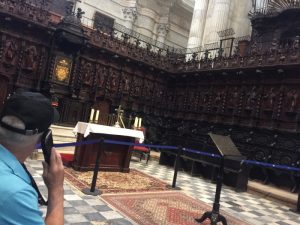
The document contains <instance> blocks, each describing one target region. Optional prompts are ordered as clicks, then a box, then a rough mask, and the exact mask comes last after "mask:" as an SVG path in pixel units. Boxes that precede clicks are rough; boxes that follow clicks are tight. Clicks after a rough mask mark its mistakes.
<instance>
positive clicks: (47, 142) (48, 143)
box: [41, 129, 53, 165]
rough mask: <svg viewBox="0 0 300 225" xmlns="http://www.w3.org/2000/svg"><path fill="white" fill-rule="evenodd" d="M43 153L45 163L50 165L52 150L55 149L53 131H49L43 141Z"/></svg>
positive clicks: (44, 135)
mask: <svg viewBox="0 0 300 225" xmlns="http://www.w3.org/2000/svg"><path fill="white" fill-rule="evenodd" d="M41 145H42V151H43V154H44V158H45V162H46V163H48V165H49V164H50V157H51V150H52V147H53V138H52V131H51V130H50V129H49V130H48V131H46V132H45V133H44V134H43V136H42V140H41Z"/></svg>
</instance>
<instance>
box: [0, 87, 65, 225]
mask: <svg viewBox="0 0 300 225" xmlns="http://www.w3.org/2000/svg"><path fill="white" fill-rule="evenodd" d="M57 118H58V113H57V111H56V110H55V109H54V108H53V107H52V106H51V103H50V101H49V100H48V99H47V98H46V97H44V96H43V95H42V94H40V93H33V92H20V93H17V94H15V95H13V96H11V97H10V98H9V99H8V100H7V102H6V103H5V105H4V108H3V111H2V113H1V116H0V181H1V182H0V224H1V225H4V224H5V225H17V224H18V225H20V224H22V225H36V224H46V225H61V224H64V218H63V217H64V215H63V214H64V213H63V192H64V190H63V180H64V168H63V164H62V160H61V157H60V155H59V153H57V152H56V151H55V149H54V148H53V149H52V152H51V157H50V164H49V165H48V164H47V163H45V162H43V167H44V172H43V178H44V181H45V184H46V186H47V188H48V206H47V214H46V217H45V220H44V219H43V218H42V213H41V212H40V210H39V207H38V191H37V190H36V187H35V182H34V181H33V180H32V179H31V176H30V175H29V174H28V173H27V172H28V171H27V170H26V167H24V161H25V160H26V158H27V157H28V156H29V155H30V154H31V153H32V152H33V151H34V149H35V146H36V144H37V143H39V142H40V140H41V136H42V134H43V133H44V132H46V131H47V130H48V128H49V126H50V125H51V123H53V122H55V121H56V120H57Z"/></svg>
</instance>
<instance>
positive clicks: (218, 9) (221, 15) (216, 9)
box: [205, 0, 232, 44]
mask: <svg viewBox="0 0 300 225" xmlns="http://www.w3.org/2000/svg"><path fill="white" fill-rule="evenodd" d="M231 1H232V0H215V4H214V6H213V7H212V10H213V11H212V18H211V20H210V21H209V24H206V27H209V29H207V30H206V32H207V33H206V34H207V35H206V39H205V44H208V43H213V42H218V41H219V40H220V38H219V35H218V33H217V32H219V31H222V30H226V29H228V28H230V24H229V15H230V4H231Z"/></svg>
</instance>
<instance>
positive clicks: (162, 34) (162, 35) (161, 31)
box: [156, 23, 169, 44]
mask: <svg viewBox="0 0 300 225" xmlns="http://www.w3.org/2000/svg"><path fill="white" fill-rule="evenodd" d="M168 32H169V24H167V23H160V24H158V25H157V39H156V40H157V41H158V42H159V44H160V43H164V42H165V39H166V36H167V34H168Z"/></svg>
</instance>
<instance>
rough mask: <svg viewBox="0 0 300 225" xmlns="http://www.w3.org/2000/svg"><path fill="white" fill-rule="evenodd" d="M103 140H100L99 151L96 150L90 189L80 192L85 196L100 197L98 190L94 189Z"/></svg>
mask: <svg viewBox="0 0 300 225" xmlns="http://www.w3.org/2000/svg"><path fill="white" fill-rule="evenodd" d="M103 142H104V139H103V138H101V141H100V143H99V149H98V150H97V156H96V162H95V167H94V174H93V180H92V184H91V188H90V189H89V188H84V189H83V190H82V192H83V193H84V194H86V195H94V196H96V195H101V194H102V192H101V191H100V190H99V189H96V183H97V177H98V172H99V167H100V151H101V148H102V145H103Z"/></svg>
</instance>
